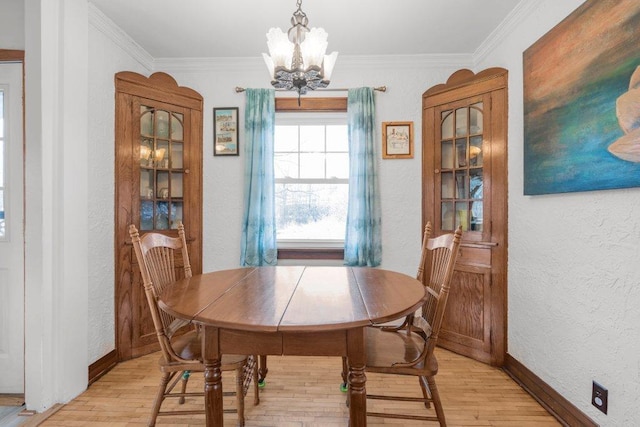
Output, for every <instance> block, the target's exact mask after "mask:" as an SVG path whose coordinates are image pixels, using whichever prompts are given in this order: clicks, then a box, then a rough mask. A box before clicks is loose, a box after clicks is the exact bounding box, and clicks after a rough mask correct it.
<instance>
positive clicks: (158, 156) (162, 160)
mask: <svg viewBox="0 0 640 427" xmlns="http://www.w3.org/2000/svg"><path fill="white" fill-rule="evenodd" d="M153 160H154V161H155V166H156V168H158V169H168V168H169V141H165V140H160V139H159V140H158V141H157V142H156V150H155V152H154V153H153Z"/></svg>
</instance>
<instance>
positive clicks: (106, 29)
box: [89, 3, 154, 71]
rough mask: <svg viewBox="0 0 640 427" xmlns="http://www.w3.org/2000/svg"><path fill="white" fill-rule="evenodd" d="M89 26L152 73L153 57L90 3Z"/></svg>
mask: <svg viewBox="0 0 640 427" xmlns="http://www.w3.org/2000/svg"><path fill="white" fill-rule="evenodd" d="M89 25H92V26H93V27H94V28H95V29H96V30H98V31H100V32H101V33H102V34H104V35H105V36H106V37H107V38H109V39H110V40H111V41H112V42H114V43H115V44H116V45H117V46H118V47H120V48H121V49H122V50H124V51H125V52H126V53H127V54H129V55H130V56H131V57H132V58H133V59H135V60H136V61H138V62H139V63H140V65H142V66H143V67H144V68H146V69H147V70H149V71H153V69H154V67H153V63H154V60H153V57H152V56H151V55H149V53H148V52H147V51H146V50H144V49H143V48H142V46H140V45H139V44H138V43H136V42H135V41H134V40H133V39H132V38H131V37H130V36H129V35H128V34H127V33H125V32H124V31H123V30H122V29H121V28H120V27H118V26H117V25H116V23H115V22H113V21H112V20H111V19H109V18H108V17H107V16H106V15H105V14H104V13H102V12H101V11H100V9H98V8H97V7H95V6H94V5H93V4H91V3H89Z"/></svg>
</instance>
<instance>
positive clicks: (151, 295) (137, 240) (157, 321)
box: [129, 223, 259, 426]
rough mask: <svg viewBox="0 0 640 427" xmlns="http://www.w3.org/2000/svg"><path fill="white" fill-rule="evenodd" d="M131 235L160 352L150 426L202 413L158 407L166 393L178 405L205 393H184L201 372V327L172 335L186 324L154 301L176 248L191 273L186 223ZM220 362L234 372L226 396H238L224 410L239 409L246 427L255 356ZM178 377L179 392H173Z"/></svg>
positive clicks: (171, 273)
mask: <svg viewBox="0 0 640 427" xmlns="http://www.w3.org/2000/svg"><path fill="white" fill-rule="evenodd" d="M129 235H130V236H131V240H132V243H133V248H134V250H135V254H136V258H137V260H138V264H139V266H140V272H141V273H142V283H143V285H144V291H145V294H146V297H147V303H148V304H149V310H150V311H151V317H152V319H153V325H154V327H155V330H156V334H157V336H158V341H159V342H160V351H161V353H162V356H161V357H160V360H159V367H160V372H162V379H161V380H160V387H159V389H158V393H157V395H156V398H155V401H154V403H153V408H152V412H151V417H150V419H149V422H148V425H149V426H154V425H155V423H156V418H157V417H158V416H159V415H189V414H204V413H205V411H204V407H203V409H202V410H191V411H185V410H180V411H178V410H173V411H160V407H161V406H162V403H163V402H164V400H165V399H166V398H168V397H177V398H179V403H181V404H182V403H184V400H185V397H192V396H204V393H203V392H199V393H187V392H186V388H187V382H188V380H189V375H190V373H191V372H204V364H203V363H202V353H201V336H200V333H199V328H193V329H192V330H190V331H188V332H186V333H184V334H182V335H176V336H174V335H175V333H176V331H178V330H179V329H181V328H183V327H184V326H187V325H188V324H189V322H188V321H186V320H182V319H176V318H175V317H173V316H171V315H169V314H168V313H165V312H164V311H162V310H160V308H159V307H158V303H157V300H158V296H159V295H160V294H161V293H162V291H163V290H164V289H165V288H166V287H167V286H168V285H170V284H171V283H172V282H175V281H176V280H177V276H176V263H175V257H174V254H175V252H176V251H178V252H180V254H181V255H182V260H183V264H184V266H183V268H182V270H183V271H184V277H191V265H190V264H189V254H188V253H187V245H186V240H185V233H184V226H183V225H182V223H180V224H178V237H169V236H166V235H164V234H160V233H146V234H144V235H143V236H142V237H140V235H139V233H138V230H137V229H136V227H135V226H134V225H130V226H129ZM221 364H222V366H221V370H222V371H236V390H235V392H225V393H224V395H235V396H236V409H228V410H227V409H225V412H237V414H238V425H240V426H244V397H245V395H246V394H247V391H248V389H249V386H250V384H251V381H252V380H253V382H254V405H257V404H258V403H259V395H258V386H257V384H258V381H257V379H258V377H257V375H258V370H257V366H256V358H255V357H254V356H244V355H226V354H225V355H223V356H222V361H221ZM181 379H182V387H181V391H180V392H173V390H174V388H175V386H176V385H177V383H178V382H179V381H180V380H181Z"/></svg>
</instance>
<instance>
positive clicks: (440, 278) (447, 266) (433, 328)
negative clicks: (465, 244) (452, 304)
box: [413, 224, 462, 357]
mask: <svg viewBox="0 0 640 427" xmlns="http://www.w3.org/2000/svg"><path fill="white" fill-rule="evenodd" d="M427 226H429V224H427ZM429 231H430V230H429ZM425 232H426V231H425ZM461 238H462V228H460V227H459V228H458V229H457V230H456V232H455V233H453V234H444V235H442V236H439V237H434V238H427V239H426V244H425V249H426V250H425V251H423V252H425V254H424V255H423V257H424V259H425V263H424V265H425V271H424V276H423V279H424V280H423V283H424V284H425V288H426V291H427V296H426V300H425V303H424V304H423V306H422V315H421V316H416V317H415V318H414V319H413V324H414V326H417V327H419V328H420V329H422V331H423V332H424V334H425V337H426V338H427V341H426V343H425V349H424V352H423V355H424V356H425V357H428V356H429V355H430V354H431V353H433V350H434V348H435V345H436V343H437V341H438V334H439V333H440V326H441V325H442V318H443V317H444V310H445V308H446V306H447V299H448V298H449V288H450V286H451V278H452V277H453V268H454V266H455V263H456V259H457V257H458V252H459V249H460V240H461Z"/></svg>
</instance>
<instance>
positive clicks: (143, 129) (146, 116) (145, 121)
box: [140, 105, 153, 136]
mask: <svg viewBox="0 0 640 427" xmlns="http://www.w3.org/2000/svg"><path fill="white" fill-rule="evenodd" d="M140 133H141V134H142V135H147V136H151V135H153V108H151V107H147V106H145V105H141V106H140Z"/></svg>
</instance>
